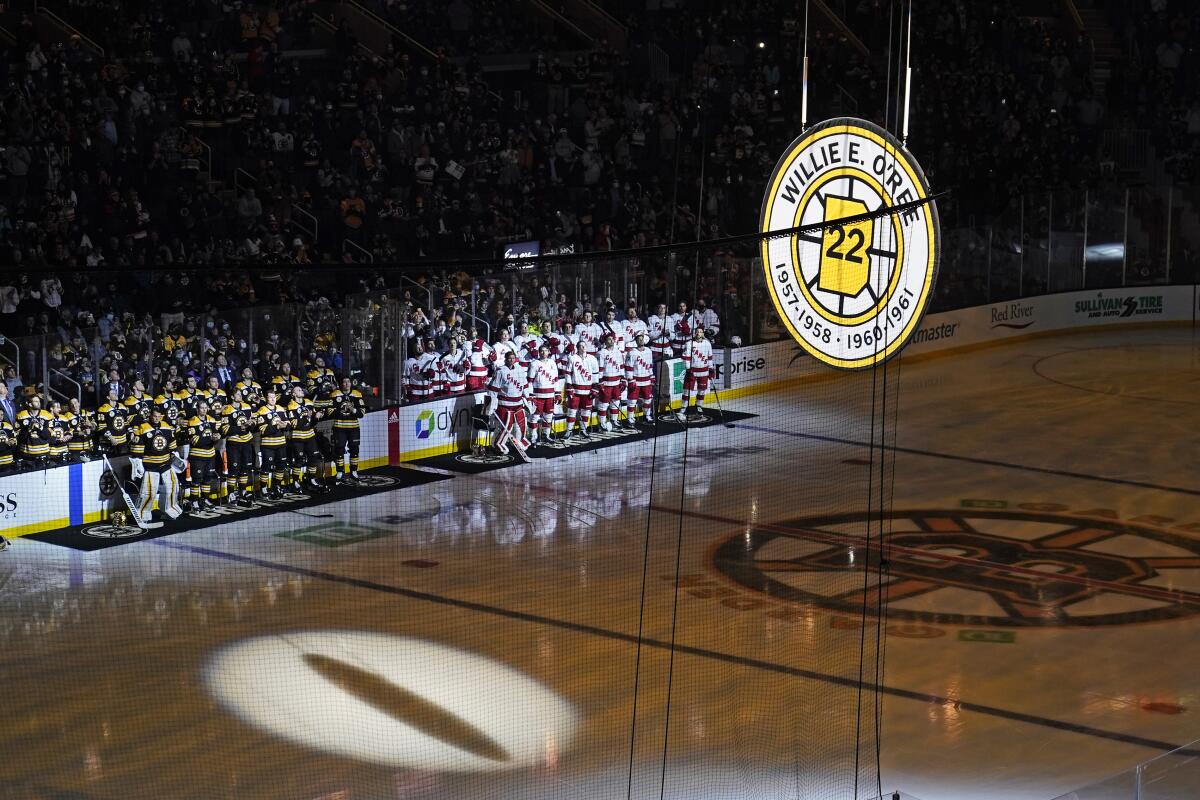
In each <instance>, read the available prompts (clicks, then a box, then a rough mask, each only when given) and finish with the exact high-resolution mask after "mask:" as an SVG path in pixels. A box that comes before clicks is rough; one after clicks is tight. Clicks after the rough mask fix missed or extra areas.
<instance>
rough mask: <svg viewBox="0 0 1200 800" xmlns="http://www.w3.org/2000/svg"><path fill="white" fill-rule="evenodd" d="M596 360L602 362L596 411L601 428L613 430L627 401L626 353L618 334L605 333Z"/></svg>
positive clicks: (619, 421) (619, 420)
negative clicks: (619, 341) (620, 345)
mask: <svg viewBox="0 0 1200 800" xmlns="http://www.w3.org/2000/svg"><path fill="white" fill-rule="evenodd" d="M610 313H611V312H610ZM596 360H597V361H599V364H600V387H599V396H598V397H597V398H596V411H597V413H598V414H599V415H600V428H601V429H602V430H605V431H611V430H612V429H613V428H614V427H615V426H617V425H619V424H621V406H622V405H624V403H625V354H624V353H623V352H622V351H621V348H620V347H618V346H617V340H616V336H614V335H613V334H611V333H606V334H605V335H604V346H603V347H601V348H600V352H599V353H597V354H596ZM630 425H631V426H632V422H631V423H630Z"/></svg>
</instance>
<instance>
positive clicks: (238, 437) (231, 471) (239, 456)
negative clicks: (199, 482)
mask: <svg viewBox="0 0 1200 800" xmlns="http://www.w3.org/2000/svg"><path fill="white" fill-rule="evenodd" d="M243 395H244V392H243V390H242V389H241V388H240V387H239V386H235V387H234V388H233V391H231V392H230V393H229V404H228V405H226V406H225V408H224V409H223V410H222V411H221V417H222V419H223V420H224V421H225V425H226V431H227V433H226V439H225V461H226V478H225V488H226V489H227V490H228V492H229V495H228V497H229V502H230V503H237V504H238V505H240V506H243V507H245V506H250V505H251V504H252V502H253V501H252V500H251V499H250V495H251V493H252V488H253V487H252V486H251V484H250V481H251V477H252V476H253V474H254V473H255V472H257V471H258V457H257V453H255V451H254V431H255V429H256V428H257V424H256V422H255V420H254V406H252V405H250V404H249V403H247V402H245V400H244V399H243Z"/></svg>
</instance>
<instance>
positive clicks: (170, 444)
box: [129, 408, 183, 522]
mask: <svg viewBox="0 0 1200 800" xmlns="http://www.w3.org/2000/svg"><path fill="white" fill-rule="evenodd" d="M149 413H150V421H149V422H143V423H142V424H140V425H138V427H137V428H136V429H135V430H133V431H132V432H131V435H130V449H129V468H130V477H131V478H133V480H134V481H136V482H138V484H139V485H140V486H141V489H140V491H139V492H138V498H137V510H138V515H139V516H140V517H141V518H142V522H149V521H150V517H151V512H152V510H153V506H154V500H155V499H156V498H157V499H158V501H159V508H161V509H162V510H163V513H164V514H166V515H167V516H168V517H170V518H171V519H177V518H178V517H179V516H180V515H181V514H182V513H183V509H182V508H180V507H179V478H178V476H177V475H176V473H175V470H174V469H173V468H172V466H171V458H172V456H174V454H175V450H176V448H177V447H178V446H179V442H178V441H177V440H176V434H175V428H173V427H172V426H171V425H169V424H168V423H167V421H166V418H165V416H164V415H163V411H162V409H161V408H152V409H151V410H150V412H149Z"/></svg>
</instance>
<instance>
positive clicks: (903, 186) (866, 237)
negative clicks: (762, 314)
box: [759, 117, 941, 369]
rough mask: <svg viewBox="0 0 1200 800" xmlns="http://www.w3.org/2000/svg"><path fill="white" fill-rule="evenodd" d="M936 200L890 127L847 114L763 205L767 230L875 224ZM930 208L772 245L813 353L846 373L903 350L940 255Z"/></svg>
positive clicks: (766, 255)
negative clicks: (932, 198)
mask: <svg viewBox="0 0 1200 800" xmlns="http://www.w3.org/2000/svg"><path fill="white" fill-rule="evenodd" d="M928 197H929V185H928V183H927V182H926V181H925V175H924V173H922V172H921V167H920V165H919V164H917V162H916V160H915V159H914V158H913V157H912V156H911V155H910V154H909V153H908V151H907V150H905V149H904V147H903V146H902V145H901V144H900V142H899V141H898V140H897V139H896V138H895V137H893V136H892V135H891V134H889V133H888V132H887V131H885V130H883V129H882V128H880V127H878V126H876V125H873V124H871V123H870V122H866V121H863V120H859V119H851V118H848V117H842V118H837V119H831V120H828V121H826V122H822V123H821V124H819V125H815V126H813V127H812V128H810V129H809V130H808V131H807V132H805V133H804V134H803V135H802V136H800V137H799V138H798V139H796V140H795V141H794V142H792V144H791V145H790V146H789V147H788V149H787V150H786V151H785V152H784V155H783V157H782V158H781V159H780V160H779V163H778V164H776V165H775V171H774V172H773V173H772V174H771V181H770V183H769V184H768V186H767V191H766V195H765V196H764V198H763V207H762V217H761V219H760V223H759V229H760V231H761V232H763V233H769V232H771V231H778V230H786V229H788V228H796V227H801V226H809V225H814V226H815V225H822V224H824V223H828V222H831V221H834V220H839V219H846V218H849V217H856V216H863V215H868V214H871V213H873V212H879V211H881V210H883V209H887V208H895V207H898V206H901V207H902V206H905V204H913V203H914V202H915V201H921V200H926V199H927V198H928ZM940 249H941V248H940V229H939V224H938V217H937V208H936V207H935V205H934V203H933V202H932V201H928V202H916V203H915V204H914V205H910V207H907V208H903V210H900V211H895V212H892V213H884V214H882V215H880V216H874V217H869V218H867V219H862V220H859V221H856V222H851V223H846V224H834V225H830V226H828V227H825V228H822V229H820V230H813V231H811V232H807V233H801V234H796V235H792V236H781V237H777V238H773V239H765V240H764V241H763V243H762V258H763V269H764V270H765V272H766V276H767V286H768V287H769V288H770V291H771V298H772V300H773V301H774V303H775V308H776V310H777V311H778V312H779V316H780V318H781V319H782V320H783V322H784V324H785V325H786V326H787V327H788V330H789V331H790V332H791V334H792V337H793V338H794V339H795V340H796V341H797V342H798V343H799V344H800V346H801V347H803V348H804V349H805V350H806V351H808V353H810V354H811V355H813V356H814V357H816V358H818V359H820V360H821V361H823V362H825V363H826V364H829V365H830V366H834V367H840V368H843V369H861V368H864V367H870V366H872V365H873V364H877V363H879V362H880V361H882V360H884V359H886V358H889V357H891V356H892V355H895V354H896V353H897V352H899V350H900V348H902V347H903V346H904V345H905V343H906V342H907V341H908V340H909V338H910V337H911V336H912V335H913V333H915V332H916V330H917V327H918V325H919V324H920V321H921V316H922V315H923V314H924V312H925V308H926V306H927V305H928V304H929V297H930V292H931V290H932V288H933V282H934V279H935V278H936V276H937V267H938V257H939V253H940Z"/></svg>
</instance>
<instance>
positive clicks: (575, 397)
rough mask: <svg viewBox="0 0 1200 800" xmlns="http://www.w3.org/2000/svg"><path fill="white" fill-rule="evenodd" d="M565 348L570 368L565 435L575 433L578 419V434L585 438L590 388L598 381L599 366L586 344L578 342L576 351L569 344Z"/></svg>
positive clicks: (590, 404)
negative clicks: (568, 355)
mask: <svg viewBox="0 0 1200 800" xmlns="http://www.w3.org/2000/svg"><path fill="white" fill-rule="evenodd" d="M566 347H567V349H568V352H569V353H570V368H569V370H568V372H567V434H568V435H571V434H573V433H575V432H576V430H575V421H576V419H579V420H580V423H579V429H578V433H579V434H580V435H581V436H585V437H586V436H587V427H588V423H589V421H590V417H591V415H592V403H593V401H594V398H593V394H592V388H593V386H594V385H595V384H596V383H597V381H599V379H600V365H599V364H598V363H597V362H596V357H595V356H593V355H591V354H590V353H589V352H588V350H587V343H586V342H580V344H579V349H578V350H576V349H575V348H574V347H572V346H571V345H569V344H568V345H566Z"/></svg>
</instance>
